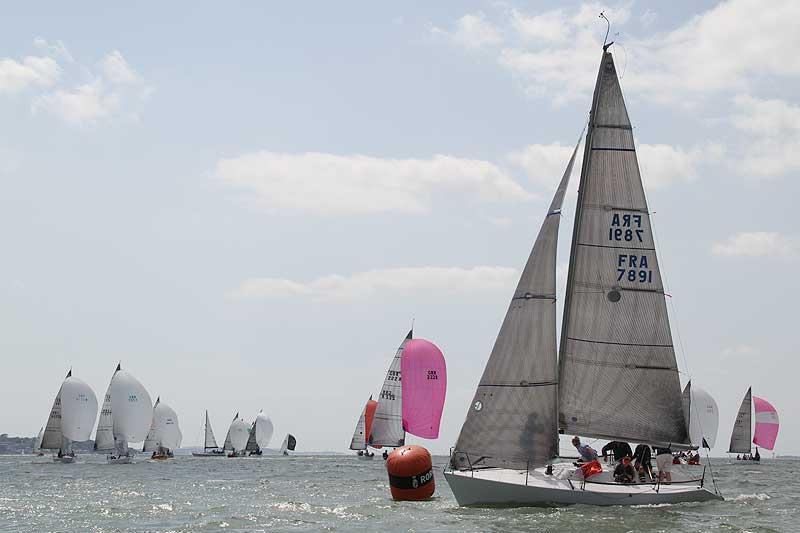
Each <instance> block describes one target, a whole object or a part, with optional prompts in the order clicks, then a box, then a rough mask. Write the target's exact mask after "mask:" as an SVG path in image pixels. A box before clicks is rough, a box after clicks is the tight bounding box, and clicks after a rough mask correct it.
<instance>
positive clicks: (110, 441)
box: [94, 364, 153, 464]
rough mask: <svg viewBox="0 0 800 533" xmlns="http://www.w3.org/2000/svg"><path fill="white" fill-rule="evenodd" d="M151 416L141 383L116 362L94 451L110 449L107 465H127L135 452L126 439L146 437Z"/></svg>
mask: <svg viewBox="0 0 800 533" xmlns="http://www.w3.org/2000/svg"><path fill="white" fill-rule="evenodd" d="M152 415H153V401H152V400H151V399H150V394H148V393H147V390H146V389H145V388H144V386H143V385H142V384H141V383H139V380H137V379H136V378H135V377H133V376H132V375H131V374H130V373H128V372H127V371H126V370H122V364H118V365H117V368H116V370H115V371H114V375H113V376H112V377H111V382H110V383H109V384H108V390H106V396H105V400H104V401H103V408H102V409H101V410H100V420H99V422H98V423H97V433H96V434H95V438H94V449H95V451H110V452H112V453H111V454H109V455H107V456H106V460H107V461H108V463H109V464H130V463H132V462H133V456H134V452H133V451H132V450H131V449H130V448H129V447H128V443H129V442H142V441H143V440H145V438H146V437H147V433H148V430H149V428H150V423H151V422H152Z"/></svg>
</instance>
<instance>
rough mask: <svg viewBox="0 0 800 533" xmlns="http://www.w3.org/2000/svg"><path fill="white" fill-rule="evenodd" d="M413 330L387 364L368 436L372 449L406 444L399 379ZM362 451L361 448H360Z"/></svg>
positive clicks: (401, 391)
mask: <svg viewBox="0 0 800 533" xmlns="http://www.w3.org/2000/svg"><path fill="white" fill-rule="evenodd" d="M413 335H414V330H413V329H412V330H409V332H408V335H406V337H405V339H403V342H401V343H400V346H399V347H398V348H397V351H396V352H395V354H394V357H393V358H392V362H391V363H390V364H389V370H387V371H386V377H385V378H384V380H383V388H381V393H380V395H378V404H377V408H376V409H375V418H374V420H373V421H372V425H371V433H370V434H369V435H368V444H369V445H370V446H372V447H373V448H381V447H383V446H387V447H390V448H396V447H398V446H402V445H403V444H405V442H406V432H405V429H404V428H403V384H402V379H401V370H402V369H401V366H402V363H401V361H402V355H403V349H404V348H405V347H406V344H407V343H408V342H409V341H410V340H411V339H412V338H413ZM362 449H363V448H362Z"/></svg>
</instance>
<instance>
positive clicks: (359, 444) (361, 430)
mask: <svg viewBox="0 0 800 533" xmlns="http://www.w3.org/2000/svg"><path fill="white" fill-rule="evenodd" d="M377 408H378V402H376V401H375V400H373V399H372V396H370V397H369V400H367V403H366V405H364V410H363V411H361V416H359V417H358V422H357V423H356V429H355V431H353V438H352V439H350V449H351V450H358V458H359V459H372V458H373V457H375V453H374V452H370V451H369V449H368V448H367V443H368V442H369V437H370V435H371V433H372V422H373V420H374V418H375V410H376V409H377Z"/></svg>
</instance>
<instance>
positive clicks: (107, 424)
mask: <svg viewBox="0 0 800 533" xmlns="http://www.w3.org/2000/svg"><path fill="white" fill-rule="evenodd" d="M121 369H122V364H120V363H118V364H117V369H116V370H114V374H116V373H117V372H119V371H120V370H121ZM113 381H114V376H113V375H112V376H111V382H112V383H113ZM115 447H116V441H115V439H114V417H113V412H112V409H111V383H109V384H108V389H106V395H105V398H104V399H103V406H102V407H101V408H100V418H99V419H98V421H97V432H96V433H95V436H94V449H95V451H101V450H113V449H114V448H115Z"/></svg>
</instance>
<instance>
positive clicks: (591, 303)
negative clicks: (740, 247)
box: [531, 50, 688, 451]
mask: <svg viewBox="0 0 800 533" xmlns="http://www.w3.org/2000/svg"><path fill="white" fill-rule="evenodd" d="M562 324H563V326H562V331H561V345H560V356H559V378H558V381H559V386H558V389H559V396H558V405H559V424H560V427H561V428H562V429H564V430H565V431H566V432H569V433H572V434H576V435H585V436H589V437H598V438H608V439H613V440H624V441H632V442H645V443H651V444H657V443H672V444H678V445H684V444H688V436H687V428H686V423H685V421H684V417H683V409H682V405H681V388H680V380H679V377H678V366H677V362H676V360H675V351H674V349H673V345H672V335H671V333H670V327H669V319H668V317H667V306H666V301H665V296H664V286H663V284H662V280H661V273H660V269H659V265H658V259H657V257H656V250H655V244H654V240H653V233H652V228H651V221H650V212H649V211H648V208H647V200H646V199H645V194H644V188H643V186H642V180H641V176H640V174H639V165H638V162H637V159H636V151H635V147H634V142H633V132H632V128H631V123H630V120H629V118H628V112H627V110H626V108H625V102H624V100H623V97H622V91H621V89H620V85H619V80H618V79H617V72H616V69H615V66H614V60H613V58H612V55H611V53H610V52H607V51H605V50H604V52H603V59H602V62H601V64H600V71H599V73H598V76H597V85H596V86H595V92H594V98H593V101H592V111H591V116H590V119H589V125H588V130H587V134H586V146H585V149H584V157H583V168H582V171H581V181H580V185H579V188H578V205H577V209H576V212H575V227H574V232H573V237H572V251H571V256H570V268H569V276H568V279H567V290H566V297H565V303H564V320H563V321H562ZM531 423H532V424H534V425H538V421H536V420H533V421H531ZM551 451H552V449H551Z"/></svg>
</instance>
